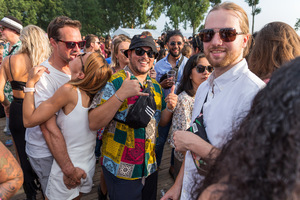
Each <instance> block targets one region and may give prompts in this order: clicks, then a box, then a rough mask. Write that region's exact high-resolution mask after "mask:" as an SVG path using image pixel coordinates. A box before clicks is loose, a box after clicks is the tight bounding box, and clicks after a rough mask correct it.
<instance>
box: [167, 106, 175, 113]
mask: <svg viewBox="0 0 300 200" xmlns="http://www.w3.org/2000/svg"><path fill="white" fill-rule="evenodd" d="M166 108H167V111H169V112H171V113H173V112H174V110H175V108H174V109H173V110H171V109H169V108H168V107H166Z"/></svg>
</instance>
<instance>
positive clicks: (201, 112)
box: [200, 91, 209, 115]
mask: <svg viewBox="0 0 300 200" xmlns="http://www.w3.org/2000/svg"><path fill="white" fill-rule="evenodd" d="M208 92H209V91H208ZM208 92H207V94H206V97H205V100H204V102H203V105H202V108H201V111H200V114H202V115H203V106H204V104H205V102H206V101H207V96H208Z"/></svg>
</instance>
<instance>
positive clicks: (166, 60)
mask: <svg viewBox="0 0 300 200" xmlns="http://www.w3.org/2000/svg"><path fill="white" fill-rule="evenodd" d="M169 55H170V53H168V55H167V56H166V57H164V58H163V60H164V61H165V62H166V63H168V64H169V65H171V64H170V63H169V61H168V57H169ZM182 56H183V55H182V54H180V57H179V58H178V59H177V60H176V65H177V64H178V62H179V60H180V59H181V57H182Z"/></svg>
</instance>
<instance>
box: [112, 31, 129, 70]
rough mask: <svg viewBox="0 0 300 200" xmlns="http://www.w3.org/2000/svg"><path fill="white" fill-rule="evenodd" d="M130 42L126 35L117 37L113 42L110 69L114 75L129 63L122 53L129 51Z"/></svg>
mask: <svg viewBox="0 0 300 200" xmlns="http://www.w3.org/2000/svg"><path fill="white" fill-rule="evenodd" d="M130 43H131V40H130V38H129V37H128V36H126V35H118V36H117V37H116V38H115V39H114V40H113V50H112V69H113V72H114V73H116V72H118V71H120V70H121V69H123V68H124V67H125V66H126V65H128V63H129V59H128V58H127V57H126V56H125V55H124V51H126V50H127V49H129V45H130Z"/></svg>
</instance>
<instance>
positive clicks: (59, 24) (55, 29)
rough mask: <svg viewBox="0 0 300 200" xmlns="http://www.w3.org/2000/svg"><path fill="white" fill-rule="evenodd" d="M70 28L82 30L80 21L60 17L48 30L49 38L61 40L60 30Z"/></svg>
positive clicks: (52, 22) (50, 24) (54, 20)
mask: <svg viewBox="0 0 300 200" xmlns="http://www.w3.org/2000/svg"><path fill="white" fill-rule="evenodd" d="M65 26H70V27H73V28H78V29H79V30H80V29H81V23H80V22H79V21H78V20H72V19H70V18H69V17H66V16H59V17H56V18H55V19H53V20H52V21H51V22H50V23H49V25H48V28H47V33H48V38H49V40H50V38H53V39H55V40H59V39H60V34H59V29H61V28H63V27H65Z"/></svg>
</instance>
